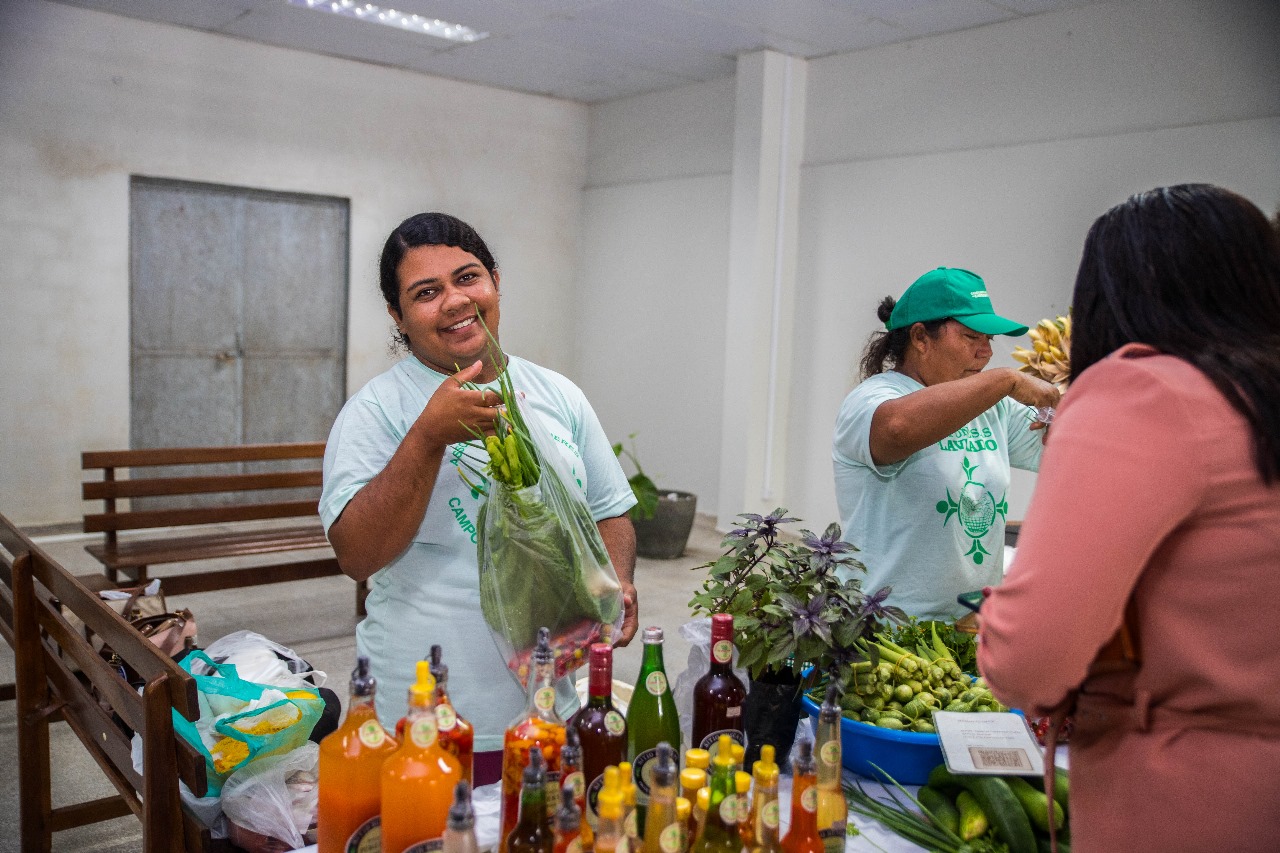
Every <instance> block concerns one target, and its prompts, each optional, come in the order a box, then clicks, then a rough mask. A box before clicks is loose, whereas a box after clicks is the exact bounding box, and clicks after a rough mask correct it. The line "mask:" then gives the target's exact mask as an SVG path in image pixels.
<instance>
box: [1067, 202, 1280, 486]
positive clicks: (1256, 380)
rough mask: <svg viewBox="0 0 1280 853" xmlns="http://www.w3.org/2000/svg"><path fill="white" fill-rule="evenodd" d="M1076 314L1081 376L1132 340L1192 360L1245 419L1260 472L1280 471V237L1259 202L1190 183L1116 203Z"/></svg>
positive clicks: (1097, 227) (1095, 244)
mask: <svg viewBox="0 0 1280 853" xmlns="http://www.w3.org/2000/svg"><path fill="white" fill-rule="evenodd" d="M1071 311H1072V340H1071V372H1072V374H1073V376H1079V375H1081V374H1082V373H1084V372H1085V371H1087V370H1088V369H1089V368H1090V367H1091V366H1092V365H1094V364H1096V363H1097V362H1099V361H1101V360H1102V359H1104V358H1106V357H1107V356H1108V355H1110V354H1111V353H1113V352H1115V351H1116V350H1117V349H1119V348H1120V347H1122V346H1124V345H1125V344H1127V343H1132V342H1140V343H1145V344H1150V345H1151V346H1154V347H1156V348H1157V349H1159V350H1160V351H1161V352H1164V353H1168V354H1169V355H1174V356H1177V357H1178V358H1181V359H1184V360H1185V361H1188V362H1190V363H1191V364H1193V365H1195V366H1196V367H1197V368H1199V369H1200V371H1201V372H1203V373H1204V374H1205V375H1206V376H1207V377H1208V378H1209V379H1210V380H1211V381H1212V382H1213V384H1214V385H1215V386H1216V387H1217V388H1218V390H1219V391H1221V392H1222V394H1223V396H1225V397H1226V398H1227V400H1228V401H1229V402H1230V403H1231V405H1232V406H1233V407H1234V408H1235V409H1236V410H1237V411H1239V412H1240V413H1241V414H1242V415H1243V416H1244V417H1245V419H1246V420H1247V421H1248V423H1249V428H1250V431H1251V432H1252V434H1253V447H1254V460H1255V464H1256V465H1257V468H1258V472H1259V474H1261V476H1262V479H1263V481H1264V482H1266V483H1268V484H1270V483H1272V482H1275V481H1276V480H1277V479H1278V478H1280V234H1278V233H1277V232H1276V230H1275V228H1274V227H1273V226H1272V224H1271V223H1270V222H1268V221H1267V217H1266V215H1265V214H1263V213H1262V211H1260V210H1259V209H1258V208H1257V207H1255V206H1254V205H1253V204H1252V203H1251V202H1249V201H1248V200H1247V199H1245V198H1242V197H1241V196H1238V195H1236V194H1235V193H1232V192H1229V191H1227V190H1224V189H1221V188H1220V187H1215V186H1212V185H1209V184H1181V185H1178V186H1172V187H1163V188H1160V189H1155V190H1151V191H1150V192H1145V193H1140V194H1138V195H1135V196H1132V197H1130V198H1129V199H1128V200H1127V201H1125V202H1124V203H1123V204H1119V205H1117V206H1115V207H1113V208H1112V209H1111V210H1109V211H1107V212H1106V213H1104V214H1103V215H1102V216H1101V217H1099V218H1098V220H1097V221H1096V222H1094V223H1093V227H1091V228H1090V229H1089V235H1088V237H1087V238H1086V239H1085V244H1084V255H1083V257H1082V258H1081V260H1080V271H1079V273H1078V274H1077V275H1076V284H1075V293H1074V294H1073V296H1072V299H1071Z"/></svg>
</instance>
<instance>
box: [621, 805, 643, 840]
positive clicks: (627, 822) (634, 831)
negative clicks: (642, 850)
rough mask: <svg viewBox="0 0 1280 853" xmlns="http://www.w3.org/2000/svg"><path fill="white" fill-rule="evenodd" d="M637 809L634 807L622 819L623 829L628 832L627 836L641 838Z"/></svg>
mask: <svg viewBox="0 0 1280 853" xmlns="http://www.w3.org/2000/svg"><path fill="white" fill-rule="evenodd" d="M638 820H639V818H637V817H636V810H635V809H632V810H631V811H629V812H627V816H626V817H625V818H623V819H622V831H623V832H624V833H626V835H627V838H639V837H640V830H639V829H638V828H637V825H636V824H637V821H638Z"/></svg>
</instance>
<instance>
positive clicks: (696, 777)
mask: <svg viewBox="0 0 1280 853" xmlns="http://www.w3.org/2000/svg"><path fill="white" fill-rule="evenodd" d="M705 784H707V771H705V770H699V769H698V768H697V767H686V768H685V769H683V770H681V771H680V787H682V788H684V789H685V790H686V791H693V790H697V789H698V788H701V787H702V786H703V785H705Z"/></svg>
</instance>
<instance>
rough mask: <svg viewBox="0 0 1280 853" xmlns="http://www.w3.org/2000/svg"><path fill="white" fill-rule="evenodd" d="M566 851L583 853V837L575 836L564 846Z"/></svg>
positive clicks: (566, 852) (565, 852)
mask: <svg viewBox="0 0 1280 853" xmlns="http://www.w3.org/2000/svg"><path fill="white" fill-rule="evenodd" d="M564 853H582V838H581V837H578V838H574V839H573V840H572V841H570V842H569V843H568V844H566V845H565V847H564Z"/></svg>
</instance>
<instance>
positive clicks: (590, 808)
mask: <svg viewBox="0 0 1280 853" xmlns="http://www.w3.org/2000/svg"><path fill="white" fill-rule="evenodd" d="M569 728H571V729H573V730H575V731H576V732H577V733H578V740H579V741H580V742H581V743H582V776H583V779H584V780H585V781H586V785H587V815H588V820H589V822H590V823H591V824H592V825H593V826H594V825H595V821H596V817H597V816H598V815H599V812H600V805H599V796H600V791H601V789H602V788H603V787H604V769H605V768H606V767H608V766H609V765H614V766H616V765H618V764H619V763H620V762H623V761H625V760H626V758H627V722H626V718H624V717H623V716H622V714H620V713H619V712H618V709H616V708H614V707H613V646H610V645H609V644H608V643H595V644H593V645H592V646H591V657H590V674H589V675H588V679H587V704H586V705H584V706H583V707H582V708H581V709H580V710H579V711H578V713H576V714H574V715H573V718H572V719H571V720H569Z"/></svg>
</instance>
